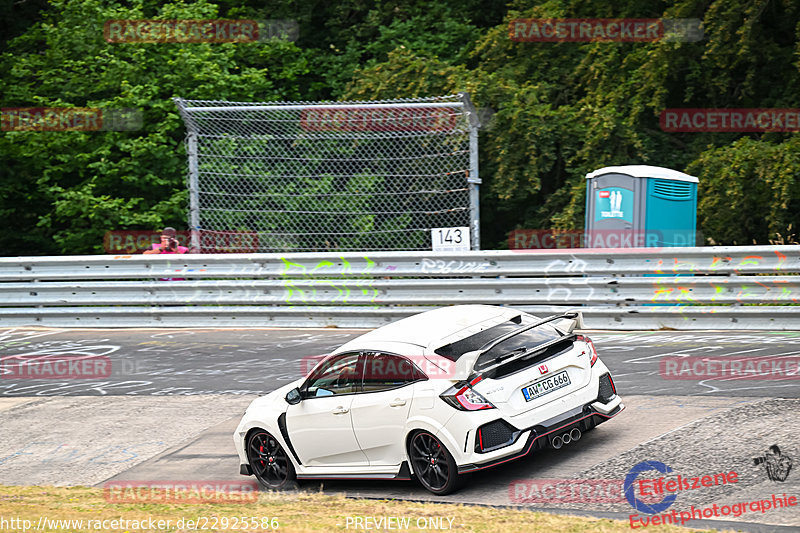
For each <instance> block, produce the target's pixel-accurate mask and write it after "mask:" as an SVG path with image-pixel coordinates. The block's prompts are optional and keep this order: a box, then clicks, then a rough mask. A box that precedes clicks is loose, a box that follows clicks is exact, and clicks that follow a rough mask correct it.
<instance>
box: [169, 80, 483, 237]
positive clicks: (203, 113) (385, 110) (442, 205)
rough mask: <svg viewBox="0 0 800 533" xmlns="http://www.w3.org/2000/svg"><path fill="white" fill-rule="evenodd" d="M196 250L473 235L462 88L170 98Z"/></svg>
mask: <svg viewBox="0 0 800 533" xmlns="http://www.w3.org/2000/svg"><path fill="white" fill-rule="evenodd" d="M175 102H176V104H177V106H178V108H179V110H180V112H181V116H182V117H183V120H184V121H185V123H186V127H187V130H188V135H187V149H188V155H189V197H190V206H189V225H190V228H191V229H192V230H194V231H193V237H192V240H193V244H195V245H196V246H197V247H198V248H199V250H200V251H203V250H209V249H219V248H220V242H219V241H220V240H222V241H224V243H223V244H224V247H225V248H226V249H230V250H231V251H237V250H238V251H243V252H253V251H259V252H274V251H344V250H424V249H430V248H431V229H433V228H452V227H469V228H470V233H471V236H472V239H471V243H472V248H473V249H478V248H479V240H478V239H479V236H478V220H479V218H478V184H479V183H480V180H479V179H478V159H477V149H478V147H477V129H478V127H479V126H480V124H479V122H478V116H477V113H476V111H475V109H474V108H473V106H472V104H471V102H470V101H469V96H468V95H467V94H465V93H462V94H459V95H453V96H446V97H434V98H417V99H403V100H387V101H370V102H361V101H358V102H339V103H336V102H277V103H265V104H257V103H243V102H221V101H207V100H183V99H180V98H177V99H175Z"/></svg>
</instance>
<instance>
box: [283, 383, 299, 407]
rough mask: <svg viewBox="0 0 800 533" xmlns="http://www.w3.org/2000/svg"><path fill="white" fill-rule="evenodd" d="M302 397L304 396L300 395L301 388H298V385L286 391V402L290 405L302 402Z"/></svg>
mask: <svg viewBox="0 0 800 533" xmlns="http://www.w3.org/2000/svg"><path fill="white" fill-rule="evenodd" d="M302 399H303V397H302V396H300V389H298V388H297V387H295V388H293V389H292V390H290V391H289V392H288V393H286V403H288V404H289V405H297V404H298V403H300V400H302Z"/></svg>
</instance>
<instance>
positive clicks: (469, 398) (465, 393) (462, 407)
mask: <svg viewBox="0 0 800 533" xmlns="http://www.w3.org/2000/svg"><path fill="white" fill-rule="evenodd" d="M478 381H480V380H478ZM473 382H475V380H473ZM439 397H440V398H441V399H442V400H444V401H445V402H447V403H448V404H450V405H451V406H453V407H455V408H456V409H458V410H459V411H481V410H483V409H494V408H495V406H494V405H492V402H490V401H489V400H487V399H486V398H484V397H483V396H481V394H480V393H479V392H478V391H476V390H475V389H473V388H472V386H471V385H463V382H462V384H459V385H456V386H454V387H450V388H449V389H447V390H446V391H444V392H443V393H442V394H441V395H440V396H439Z"/></svg>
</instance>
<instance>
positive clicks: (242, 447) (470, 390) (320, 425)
mask: <svg viewBox="0 0 800 533" xmlns="http://www.w3.org/2000/svg"><path fill="white" fill-rule="evenodd" d="M581 322H582V318H581V316H580V314H578V313H567V314H564V315H557V316H551V317H548V318H544V319H542V318H538V317H535V316H533V315H530V314H527V313H524V312H521V311H516V310H514V309H511V308H508V307H495V306H488V305H457V306H452V307H443V308H439V309H435V310H432V311H427V312H425V313H421V314H418V315H414V316H411V317H408V318H405V319H403V320H399V321H397V322H395V323H392V324H389V325H386V326H384V327H382V328H378V329H376V330H374V331H371V332H369V333H366V334H364V335H362V336H360V337H357V338H355V339H353V340H351V341H349V342H347V343H346V344H344V345H343V346H341V347H340V348H338V349H337V350H335V351H334V352H333V353H332V354H331V355H329V356H327V357H326V358H325V359H322V360H321V361H320V362H319V363H318V364H317V365H316V366H315V367H314V369H313V370H312V371H311V372H310V373H309V374H308V376H307V377H304V378H301V379H298V380H297V381H295V382H293V383H290V384H288V385H286V386H285V387H282V388H280V389H278V390H276V391H273V392H272V393H270V394H267V395H266V396H262V397H260V398H257V399H256V400H253V402H252V403H251V404H250V406H249V407H248V408H247V411H246V413H245V414H244V416H243V417H242V420H241V422H239V426H238V427H237V428H236V432H235V433H234V442H235V445H236V451H237V452H238V454H239V459H240V472H241V473H242V474H244V475H254V476H255V477H256V478H257V479H258V481H259V482H260V483H261V485H262V486H264V487H265V488H268V489H281V488H285V487H287V486H288V485H290V484H291V482H292V481H293V480H294V479H295V477H296V478H297V479H410V478H411V477H416V478H417V479H418V480H419V482H420V483H421V484H422V485H423V486H424V487H425V488H426V489H428V490H429V491H431V492H433V493H434V494H447V493H450V492H452V491H454V490H456V489H457V488H458V487H459V486H461V484H462V482H463V481H464V477H465V474H468V473H470V472H475V471H478V470H482V469H484V468H488V467H491V466H494V465H497V464H500V463H504V462H506V461H510V460H512V459H518V458H520V457H523V456H525V455H527V454H529V453H531V452H535V451H536V450H540V449H543V448H545V447H552V448H560V447H562V446H563V445H565V444H569V443H570V442H573V441H577V440H578V439H580V437H581V434H582V433H583V432H586V431H588V430H590V429H592V428H594V427H595V426H596V425H597V424H599V423H601V422H604V421H606V420H608V419H609V418H612V417H614V416H615V415H617V414H618V413H620V412H621V411H622V409H624V405H623V404H622V399H621V398H620V397H619V396H617V393H616V389H615V387H614V382H613V381H612V379H611V374H610V373H609V371H608V368H606V366H605V365H604V364H603V362H602V361H600V359H599V358H598V357H597V352H596V351H595V348H594V345H593V344H592V341H591V340H590V339H589V338H587V337H585V336H583V335H579V334H577V333H575V332H574V329H575V328H576V327H581V325H582V324H581Z"/></svg>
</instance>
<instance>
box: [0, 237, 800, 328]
mask: <svg viewBox="0 0 800 533" xmlns="http://www.w3.org/2000/svg"><path fill="white" fill-rule="evenodd" d="M160 278H172V279H174V278H183V280H179V281H159V279H160ZM0 286H2V288H3V290H2V291H0V326H12V327H13V326H34V325H38V326H54V327H63V326H66V327H75V326H78V327H80V326H87V327H92V326H94V327H153V326H159V327H161V326H164V327H165V326H174V327H216V326H221V327H243V326H245V327H259V326H261V327H268V326H285V327H298V326H311V327H327V326H338V327H377V326H380V325H383V324H386V323H388V322H390V321H393V320H396V319H398V318H401V317H404V316H408V315H410V314H413V313H416V312H420V311H423V310H426V309H430V308H432V307H436V306H443V305H452V304H468V303H480V304H492V305H510V306H514V307H518V308H521V309H524V310H527V311H530V312H532V313H534V314H538V315H546V314H549V313H555V312H562V311H566V310H580V311H582V312H583V314H584V317H585V321H586V325H587V327H589V328H593V329H659V328H671V329H769V330H800V246H749V247H706V248H665V249H637V250H625V249H620V250H592V249H584V250H525V251H482V252H467V253H433V252H362V253H354V252H353V253H341V254H337V253H320V254H314V253H293V254H213V255H212V254H197V255H190V254H185V255H137V256H133V255H119V256H110V255H102V256H71V257H8V258H0Z"/></svg>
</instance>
